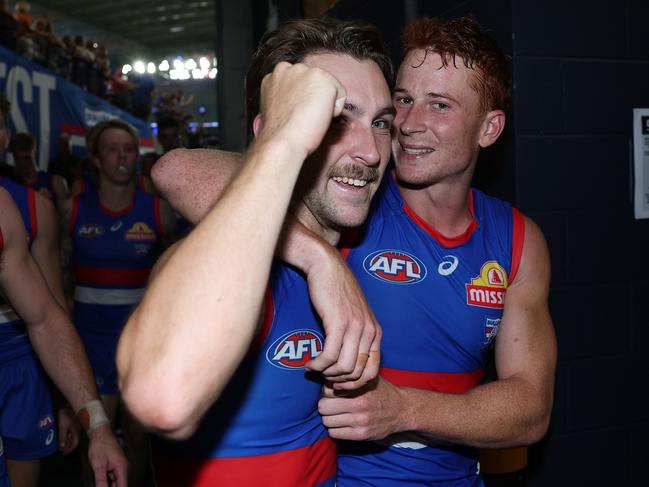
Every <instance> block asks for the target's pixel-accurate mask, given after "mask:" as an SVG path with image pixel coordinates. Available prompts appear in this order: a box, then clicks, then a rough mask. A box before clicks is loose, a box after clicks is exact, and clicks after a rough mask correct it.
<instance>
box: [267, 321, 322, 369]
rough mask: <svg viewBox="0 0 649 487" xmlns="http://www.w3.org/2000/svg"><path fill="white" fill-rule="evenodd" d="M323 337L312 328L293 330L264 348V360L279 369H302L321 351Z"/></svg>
mask: <svg viewBox="0 0 649 487" xmlns="http://www.w3.org/2000/svg"><path fill="white" fill-rule="evenodd" d="M323 343H324V338H323V337H322V335H321V334H320V333H318V332H316V331H314V330H294V331H291V332H289V333H287V334H285V335H283V336H281V337H280V338H278V339H277V340H275V341H274V342H273V344H272V345H271V346H270V347H268V350H266V360H268V361H269V362H270V363H271V364H272V365H274V366H275V367H279V368H280V369H302V368H303V367H304V364H305V363H307V362H308V361H309V360H311V359H314V358H316V357H317V356H318V355H320V354H321V353H322V344H323Z"/></svg>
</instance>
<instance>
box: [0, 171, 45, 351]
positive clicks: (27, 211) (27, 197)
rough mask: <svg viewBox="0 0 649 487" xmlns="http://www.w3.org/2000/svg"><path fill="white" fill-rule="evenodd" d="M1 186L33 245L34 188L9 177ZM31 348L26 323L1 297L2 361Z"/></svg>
mask: <svg viewBox="0 0 649 487" xmlns="http://www.w3.org/2000/svg"><path fill="white" fill-rule="evenodd" d="M0 186H2V187H3V188H4V189H6V190H7V192H8V193H9V194H10V195H11V197H12V199H13V200H14V202H15V203H16V206H17V207H18V210H19V211H20V216H21V217H22V219H23V224H24V226H25V229H26V230H27V243H28V245H29V246H31V244H32V242H33V241H34V239H35V238H36V235H37V234H38V221H37V218H36V194H35V192H34V190H33V189H32V188H28V187H26V186H23V185H22V184H18V183H16V182H15V181H13V180H11V179H9V178H0ZM31 350H32V347H31V344H30V342H29V338H28V337H27V332H26V330H25V323H24V322H23V321H22V320H21V319H20V317H19V316H18V315H17V314H16V313H15V312H14V310H13V308H12V307H11V305H9V303H7V302H5V300H4V299H2V298H0V362H6V361H9V360H13V359H15V358H17V357H21V356H23V355H26V354H28V353H31Z"/></svg>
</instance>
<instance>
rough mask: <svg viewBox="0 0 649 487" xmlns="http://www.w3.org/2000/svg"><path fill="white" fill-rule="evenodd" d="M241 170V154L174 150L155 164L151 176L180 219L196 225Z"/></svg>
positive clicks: (203, 150) (202, 150)
mask: <svg viewBox="0 0 649 487" xmlns="http://www.w3.org/2000/svg"><path fill="white" fill-rule="evenodd" d="M240 167H241V155H240V154H236V153H234V152H225V151H215V150H207V149H191V150H190V149H175V150H173V151H171V152H168V153H167V154H165V155H164V156H162V157H161V158H160V160H159V161H158V162H156V163H155V165H154V166H153V168H152V170H151V177H152V179H153V182H154V183H155V186H156V188H158V190H159V191H160V193H161V194H162V196H163V197H164V198H165V199H166V200H167V201H168V202H169V203H170V204H171V206H172V207H173V208H174V209H175V210H176V211H178V212H179V213H180V214H181V215H182V216H184V217H185V218H187V220H189V221H190V222H192V223H198V222H199V221H200V220H202V219H203V218H204V217H205V215H207V212H208V211H209V210H210V208H212V206H214V204H215V203H216V202H217V201H218V199H219V198H220V197H221V195H222V194H223V191H224V190H225V188H226V187H227V185H228V184H229V183H230V181H231V180H232V179H233V178H234V176H235V175H236V173H237V171H238V170H239V168H240Z"/></svg>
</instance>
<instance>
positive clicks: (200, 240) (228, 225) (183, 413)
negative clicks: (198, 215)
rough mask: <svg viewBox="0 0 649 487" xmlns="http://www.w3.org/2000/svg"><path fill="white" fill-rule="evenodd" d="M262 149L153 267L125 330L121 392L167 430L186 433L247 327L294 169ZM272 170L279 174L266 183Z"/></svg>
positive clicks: (251, 325)
mask: <svg viewBox="0 0 649 487" xmlns="http://www.w3.org/2000/svg"><path fill="white" fill-rule="evenodd" d="M266 157H268V156H267V155H266V156H264V157H262V158H261V159H263V160H262V161H256V160H253V161H252V162H251V163H250V164H248V165H247V166H246V168H245V169H244V170H242V172H241V174H240V175H239V178H238V179H237V181H235V182H233V183H232V185H231V187H230V188H229V189H228V192H227V193H226V194H225V195H224V197H223V199H222V200H221V201H220V202H219V205H218V206H217V207H215V208H214V209H213V210H212V211H210V213H209V214H208V216H207V217H206V218H205V219H204V220H203V221H202V222H201V223H200V224H199V226H197V227H196V229H195V230H194V231H193V232H192V233H191V234H190V235H189V236H188V237H187V238H186V239H185V241H183V242H182V243H181V244H179V245H178V247H177V249H175V251H174V255H173V256H172V258H171V259H169V261H168V262H167V263H166V264H164V265H163V266H161V267H160V268H159V269H158V271H157V273H156V276H155V278H154V279H153V280H152V282H151V284H150V287H149V289H148V290H147V293H146V294H145V297H144V299H143V301H142V303H141V304H140V306H139V307H138V310H137V311H136V313H134V315H133V316H132V317H131V319H130V320H129V323H128V324H127V327H126V330H125V333H124V335H123V336H122V339H121V342H120V347H119V350H118V366H119V369H120V377H121V385H122V387H123V391H124V398H125V399H126V401H127V404H129V406H130V407H131V410H132V411H133V412H134V413H135V415H136V416H139V418H140V419H141V420H142V421H144V422H145V423H148V424H150V425H153V426H154V427H156V428H158V429H160V430H162V431H164V432H167V433H168V434H171V435H175V434H176V433H178V434H180V435H183V434H186V433H187V432H188V429H191V427H193V426H194V425H195V422H196V421H198V419H199V418H200V416H201V415H202V413H203V412H204V411H205V410H206V409H207V407H209V405H210V404H211V403H212V402H213V401H214V400H215V398H216V397H218V395H219V393H220V392H221V390H222V388H223V387H224V386H225V384H226V383H227V381H228V380H229V378H230V376H231V375H232V373H233V372H234V370H235V369H236V367H237V366H238V364H239V362H240V360H241V359H242V358H243V356H244V354H245V353H246V351H247V349H248V347H249V344H250V342H251V340H252V337H253V335H254V331H255V329H256V325H257V321H258V316H259V311H260V308H261V303H262V299H263V295H264V290H265V288H266V285H267V280H268V272H269V269H270V264H271V261H272V255H273V250H274V248H275V244H276V241H277V237H278V234H279V229H280V227H281V222H282V220H283V218H284V214H285V212H286V208H287V207H288V203H289V199H290V194H291V190H290V188H292V185H293V184H294V180H295V179H296V178H297V172H298V171H297V170H295V169H294V170H293V173H294V174H293V175H292V176H293V177H291V174H290V171H289V170H288V168H287V169H286V170H282V169H280V168H278V165H280V164H279V163H278V162H277V161H275V160H273V161H272V163H271V164H269V162H270V161H269V160H267V159H266ZM298 168H299V167H298ZM278 173H279V174H282V175H283V177H282V178H281V181H279V180H278V179H279V178H277V174H278ZM269 180H274V181H277V184H274V185H272V186H269V185H268V181H269ZM269 192H270V193H272V194H269ZM262 195H263V196H262ZM269 199H270V200H271V201H273V208H272V209H269V208H268V207H267V206H268V205H267V201H269ZM197 256H200V258H198V257H197ZM198 303H200V304H198ZM134 350H137V353H131V351H134ZM188 350H191V351H192V353H191V354H188V353H187V351H188ZM215 357H218V360H215ZM197 370H200V371H201V373H200V374H196V371H197ZM144 398H146V401H145V400H143V399H144ZM159 403H164V405H165V408H166V410H160V409H159V408H158V407H157V406H155V404H159ZM151 405H154V406H153V407H154V409H149V408H150V407H151ZM187 425H191V426H190V427H189V428H188V426H187Z"/></svg>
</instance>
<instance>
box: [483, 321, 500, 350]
mask: <svg viewBox="0 0 649 487" xmlns="http://www.w3.org/2000/svg"><path fill="white" fill-rule="evenodd" d="M499 326H500V318H487V321H486V322H485V325H484V337H485V341H484V344H485V345H490V344H491V342H493V341H494V339H495V338H496V335H498V327H499Z"/></svg>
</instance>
